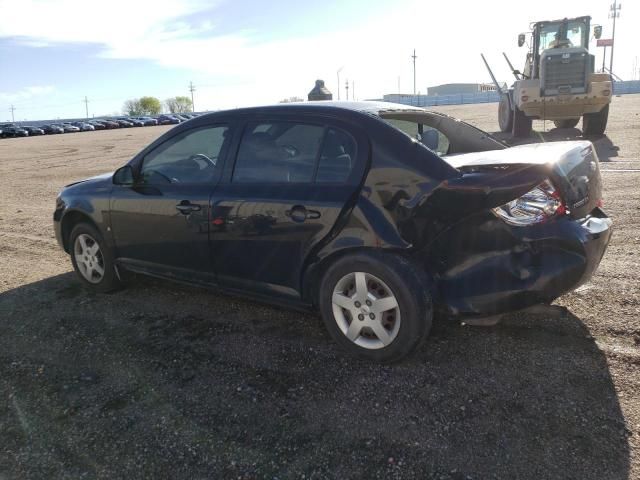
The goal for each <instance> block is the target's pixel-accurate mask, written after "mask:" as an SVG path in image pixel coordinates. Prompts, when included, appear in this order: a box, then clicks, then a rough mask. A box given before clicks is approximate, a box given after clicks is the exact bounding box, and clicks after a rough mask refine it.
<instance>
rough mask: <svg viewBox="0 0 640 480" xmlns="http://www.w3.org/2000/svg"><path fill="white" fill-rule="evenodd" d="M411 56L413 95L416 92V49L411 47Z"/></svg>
mask: <svg viewBox="0 0 640 480" xmlns="http://www.w3.org/2000/svg"><path fill="white" fill-rule="evenodd" d="M411 58H413V95H414V96H415V94H416V58H418V57H416V49H415V48H414V49H413V55H411Z"/></svg>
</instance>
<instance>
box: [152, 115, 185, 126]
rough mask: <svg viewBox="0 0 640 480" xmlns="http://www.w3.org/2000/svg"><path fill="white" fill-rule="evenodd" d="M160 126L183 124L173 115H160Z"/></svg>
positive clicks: (158, 120)
mask: <svg viewBox="0 0 640 480" xmlns="http://www.w3.org/2000/svg"><path fill="white" fill-rule="evenodd" d="M156 120H157V122H158V125H177V124H178V123H180V122H181V120H180V119H179V118H176V117H174V116H173V115H160V116H158V117H156Z"/></svg>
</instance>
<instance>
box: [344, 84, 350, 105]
mask: <svg viewBox="0 0 640 480" xmlns="http://www.w3.org/2000/svg"><path fill="white" fill-rule="evenodd" d="M344 88H345V90H346V91H347V101H349V80H348V79H347V80H345V82H344Z"/></svg>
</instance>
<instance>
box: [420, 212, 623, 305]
mask: <svg viewBox="0 0 640 480" xmlns="http://www.w3.org/2000/svg"><path fill="white" fill-rule="evenodd" d="M610 237H611V220H610V219H609V218H608V217H607V216H606V215H605V214H604V212H603V211H602V210H600V209H599V208H596V209H595V210H594V211H593V212H591V215H589V216H587V217H586V218H583V219H579V220H571V219H570V218H568V217H567V218H562V219H557V220H554V221H550V222H548V223H545V224H538V225H533V226H530V227H513V226H508V225H506V224H504V223H503V222H502V221H500V220H498V219H497V218H495V217H493V216H492V215H485V216H479V217H478V218H476V219H475V220H473V221H471V222H469V221H468V220H467V221H465V222H464V225H461V224H458V225H457V226H455V227H453V228H452V229H451V230H449V231H448V232H447V233H446V234H445V235H443V236H441V237H440V238H439V239H438V241H437V242H436V243H435V244H434V245H432V247H431V248H430V249H429V259H428V260H427V268H429V270H430V271H431V272H435V273H434V277H435V280H436V285H437V287H436V288H437V291H436V292H435V297H436V298H435V299H434V300H435V303H436V305H437V306H438V307H440V309H441V310H444V311H445V312H447V313H449V314H452V315H473V316H487V315H496V314H501V313H507V312H511V311H516V310H521V309H523V308H527V307H530V306H532V305H536V304H540V303H550V302H552V301H553V300H555V299H556V298H558V297H559V296H561V295H563V294H564V293H566V292H568V291H571V290H573V289H575V288H577V287H578V286H580V285H581V284H582V283H584V282H586V281H587V280H589V278H590V277H591V275H592V274H593V272H594V271H595V270H596V268H597V267H598V265H599V263H600V260H601V259H602V256H603V255H604V252H605V250H606V248H607V245H608V244H609V239H610Z"/></svg>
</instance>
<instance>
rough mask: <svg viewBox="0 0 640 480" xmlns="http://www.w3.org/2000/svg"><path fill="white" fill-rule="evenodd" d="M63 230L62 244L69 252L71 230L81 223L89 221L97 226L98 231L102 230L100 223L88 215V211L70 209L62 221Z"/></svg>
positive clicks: (94, 226)
mask: <svg viewBox="0 0 640 480" xmlns="http://www.w3.org/2000/svg"><path fill="white" fill-rule="evenodd" d="M60 222H61V225H60V228H61V232H62V246H63V248H64V251H65V252H67V253H69V251H70V246H69V236H70V235H71V231H72V230H73V228H74V227H75V226H76V225H78V224H79V223H88V224H89V225H91V226H92V227H93V228H95V229H96V230H97V231H98V232H102V231H101V229H100V228H99V227H98V224H97V223H96V222H95V221H94V220H93V219H92V218H91V216H90V215H88V214H87V213H86V212H83V211H81V210H69V211H67V212H66V213H65V215H64V216H63V217H62V220H61V221H60Z"/></svg>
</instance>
